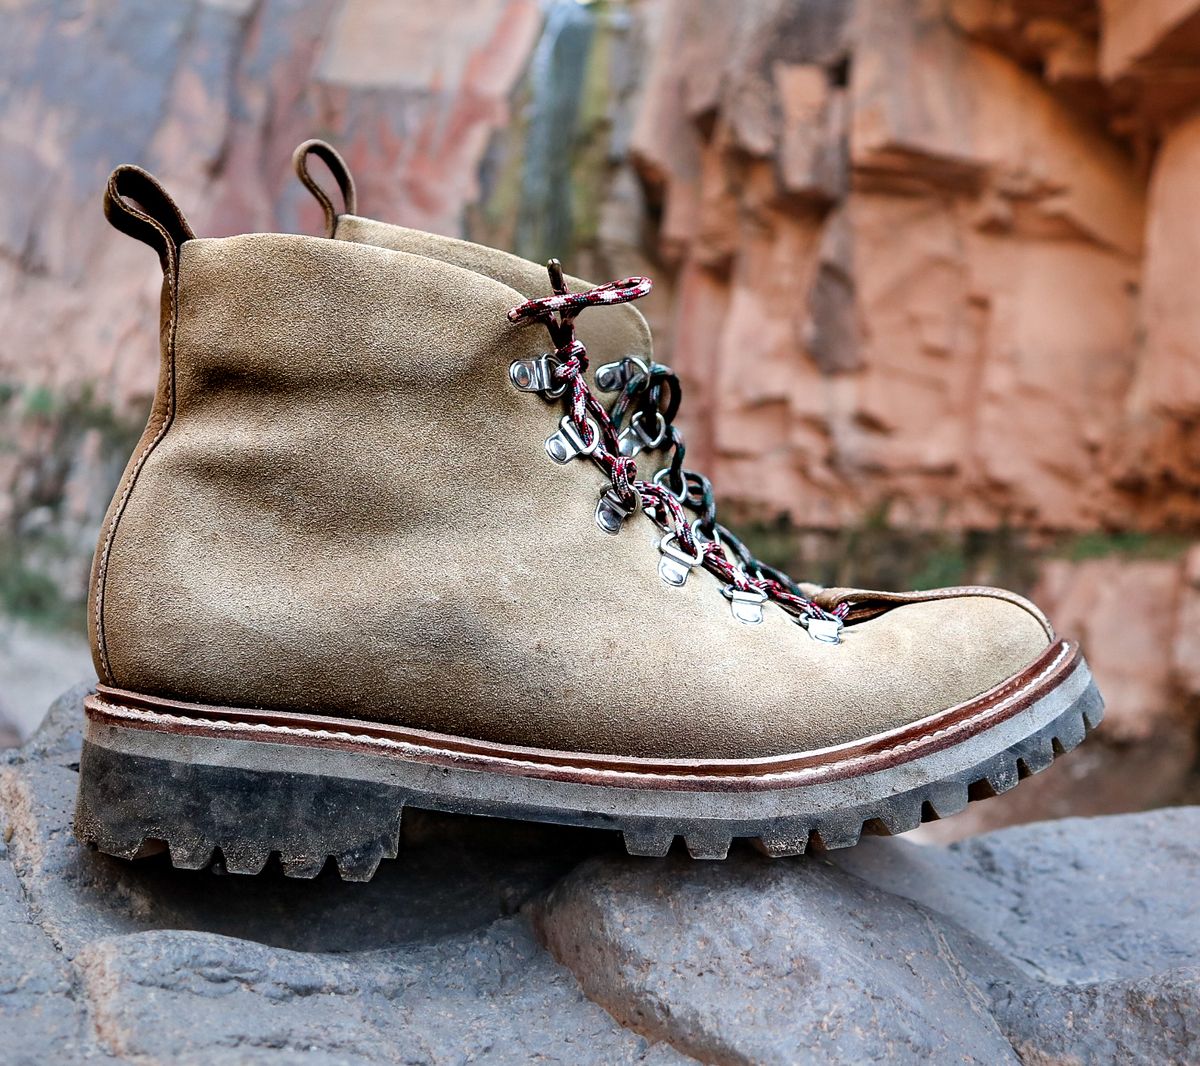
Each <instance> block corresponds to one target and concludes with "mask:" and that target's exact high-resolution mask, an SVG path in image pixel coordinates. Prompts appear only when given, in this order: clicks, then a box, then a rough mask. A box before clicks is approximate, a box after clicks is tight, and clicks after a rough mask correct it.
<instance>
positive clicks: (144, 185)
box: [104, 163, 196, 279]
mask: <svg viewBox="0 0 1200 1066" xmlns="http://www.w3.org/2000/svg"><path fill="white" fill-rule="evenodd" d="M104 217H105V218H107V219H108V221H109V222H111V223H112V224H113V226H115V227H116V228H117V229H119V230H120V231H121V232H122V233H125V234H128V235H129V236H130V237H133V238H135V239H137V240H139V241H141V242H142V243H143V244H148V245H150V247H151V248H153V249H154V250H155V251H156V252H158V258H159V261H160V262H161V263H162V268H163V273H164V274H166V275H167V276H168V277H170V278H172V279H174V275H175V269H176V264H177V263H178V260H179V246H180V245H181V244H183V242H184V241H190V240H191V239H192V238H193V237H195V236H196V235H195V233H193V232H192V227H191V226H189V225H188V221H187V219H186V218H184V217H183V212H182V211H180V210H179V205H178V204H176V203H175V201H174V200H172V199H171V197H170V195H169V194H168V193H167V190H166V189H164V188H163V187H162V185H160V184H159V182H158V179H157V178H155V177H154V175H152V174H150V173H148V172H146V171H145V170H143V169H142V168H141V167H135V166H133V165H132V164H130V163H126V164H123V165H122V166H119V167H117V169H116V170H114V171H113V172H112V174H110V175H109V178H108V185H107V186H105V189H104Z"/></svg>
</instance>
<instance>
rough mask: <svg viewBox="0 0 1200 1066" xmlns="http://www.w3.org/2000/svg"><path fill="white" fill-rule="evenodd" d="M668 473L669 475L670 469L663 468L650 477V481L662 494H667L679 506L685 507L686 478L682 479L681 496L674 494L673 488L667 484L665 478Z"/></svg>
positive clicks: (686, 494)
mask: <svg viewBox="0 0 1200 1066" xmlns="http://www.w3.org/2000/svg"><path fill="white" fill-rule="evenodd" d="M670 473H671V468H670V467H669V466H664V467H663V468H662V469H661V470H659V471H658V472H657V473H655V475H654V477H652V478H651V479H650V480H651V481H653V482H654V484H656V485H657V486H658V487H659V488H660V489H662V490H663V492H669V493H670V494H671V495H672V496H674V497H675V499H677V500H678V501H679V502H680V503H681V504H683V505H684V506H687V502H688V493H687V478H684V479H683V495H682V496H681V495H680V494H679V493H678V492H676V491H675V490H674V489H673V488H671V486H670V485H668V484H667V477H668V475H669V474H670Z"/></svg>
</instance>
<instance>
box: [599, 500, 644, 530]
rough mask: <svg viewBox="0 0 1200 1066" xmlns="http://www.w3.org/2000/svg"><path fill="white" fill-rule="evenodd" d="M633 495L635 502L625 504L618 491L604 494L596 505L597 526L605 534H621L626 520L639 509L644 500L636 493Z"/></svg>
mask: <svg viewBox="0 0 1200 1066" xmlns="http://www.w3.org/2000/svg"><path fill="white" fill-rule="evenodd" d="M631 491H632V490H631ZM632 495H633V502H632V503H624V502H623V501H622V500H621V497H620V496H618V495H617V490H616V489H608V490H606V491H605V492H602V493H601V494H600V502H599V503H597V504H596V525H598V526H599V527H600V528H601V529H602V530H604V532H605V533H612V534H613V535H614V536H615V535H616V534H617V533H620V532H621V526H622V525H623V524H624V522H625V519H627V518H628V517H629V516H630V515H631V514H633V512H634V511H636V510H637V509H638V504H639V503H641V500H642V498H641V497H640V496H639V495H638V494H637V493H636V492H632Z"/></svg>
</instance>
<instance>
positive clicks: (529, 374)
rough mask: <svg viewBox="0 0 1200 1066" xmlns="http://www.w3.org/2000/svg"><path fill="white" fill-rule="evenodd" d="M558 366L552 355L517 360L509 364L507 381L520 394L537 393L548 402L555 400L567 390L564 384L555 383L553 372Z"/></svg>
mask: <svg viewBox="0 0 1200 1066" xmlns="http://www.w3.org/2000/svg"><path fill="white" fill-rule="evenodd" d="M558 366H559V362H558V360H557V359H555V358H554V356H552V355H539V356H538V357H537V358H536V359H517V360H514V361H513V362H512V363H510V364H509V367H508V380H509V381H511V382H512V383H513V385H515V386H516V387H517V388H518V389H520V390H521V391H522V392H538V393H541V394H542V395H543V396H544V397H546V399H548V400H557V399H558V398H559V397H560V396H561V395H562V394H563V393H564V392H565V391H566V388H567V386H566V384H565V383H563V382H556V381H555V378H554V372H555V370H557V369H558Z"/></svg>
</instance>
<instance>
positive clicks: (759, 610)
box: [721, 585, 767, 626]
mask: <svg viewBox="0 0 1200 1066" xmlns="http://www.w3.org/2000/svg"><path fill="white" fill-rule="evenodd" d="M721 592H722V593H723V594H724V596H725V598H726V599H727V600H728V601H729V607H730V610H732V611H733V617H734V618H736V619H737V620H738V621H739V622H741V623H742V625H746V626H758V625H762V621H763V604H764V603H766V602H767V594H766V593H765V592H761V591H760V590H759V589H739V588H737V587H735V586H734V585H726V586H725V587H724V588H723V589H721Z"/></svg>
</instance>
